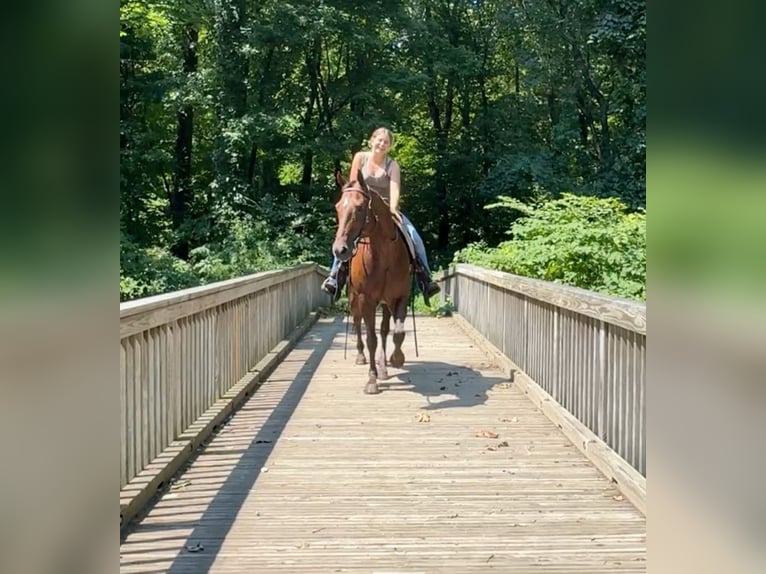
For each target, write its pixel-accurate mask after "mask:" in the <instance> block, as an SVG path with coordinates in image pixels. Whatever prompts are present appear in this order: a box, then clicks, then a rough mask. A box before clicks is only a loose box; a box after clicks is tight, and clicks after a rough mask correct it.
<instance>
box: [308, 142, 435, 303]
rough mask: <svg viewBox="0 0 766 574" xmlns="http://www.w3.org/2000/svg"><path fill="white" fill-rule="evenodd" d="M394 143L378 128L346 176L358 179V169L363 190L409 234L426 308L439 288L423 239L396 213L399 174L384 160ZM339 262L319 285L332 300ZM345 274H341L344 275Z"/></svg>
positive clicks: (334, 294)
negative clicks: (380, 201) (382, 204)
mask: <svg viewBox="0 0 766 574" xmlns="http://www.w3.org/2000/svg"><path fill="white" fill-rule="evenodd" d="M393 143H394V137H393V135H392V134H391V132H390V131H389V130H388V129H386V128H378V129H376V130H375V131H374V132H372V135H371V136H370V141H369V145H370V151H368V152H364V151H360V152H357V153H356V154H355V155H354V159H353V161H352V162H351V170H350V171H349V174H348V180H349V181H356V180H358V179H359V177H358V174H359V171H360V170H361V172H362V175H363V176H364V181H365V183H367V187H369V188H370V189H371V190H373V191H376V192H378V194H380V196H381V197H382V198H383V201H385V202H386V203H387V204H388V206H389V208H390V209H391V213H393V214H394V216H397V217H399V218H401V220H402V223H403V224H404V228H405V229H406V230H407V231H408V232H409V234H410V237H411V238H412V243H413V245H414V246H415V252H416V255H417V259H418V261H417V262H416V265H415V273H416V274H417V277H418V283H419V286H420V290H421V291H422V292H423V299H424V301H425V303H426V305H430V303H429V297H433V296H434V295H436V294H437V293H438V292H439V291H440V289H439V286H438V285H437V284H436V283H435V282H434V281H432V280H431V270H430V269H429V267H428V258H427V256H426V248H425V246H424V245H423V240H422V239H421V238H420V235H419V234H418V232H417V230H416V229H415V227H414V226H413V225H412V223H411V222H410V220H409V219H407V217H406V216H405V215H404V214H403V213H401V212H400V211H399V191H400V184H401V173H400V171H399V164H398V163H397V162H396V160H394V159H391V158H390V157H388V150H390V149H391V146H392V145H393ZM339 268H340V260H339V259H338V258H337V257H335V258H334V260H333V263H332V269H331V270H330V275H329V276H328V277H327V279H325V281H324V283H322V289H323V290H324V291H326V292H327V293H329V294H330V295H332V296H333V298H335V296H336V295H337V293H338V280H337V276H338V270H339ZM344 275H345V273H344Z"/></svg>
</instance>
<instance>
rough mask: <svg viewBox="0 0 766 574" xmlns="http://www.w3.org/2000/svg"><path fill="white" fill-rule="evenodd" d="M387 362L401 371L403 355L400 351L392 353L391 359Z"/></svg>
mask: <svg viewBox="0 0 766 574" xmlns="http://www.w3.org/2000/svg"><path fill="white" fill-rule="evenodd" d="M388 362H389V364H390V365H391V366H392V367H394V368H395V369H401V368H402V366H403V365H404V353H402V352H401V351H394V352H393V353H391V358H390V359H389V361H388Z"/></svg>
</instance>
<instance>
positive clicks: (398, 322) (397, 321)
mask: <svg viewBox="0 0 766 574" xmlns="http://www.w3.org/2000/svg"><path fill="white" fill-rule="evenodd" d="M405 317H407V299H404V298H402V299H400V300H399V302H398V303H397V305H396V309H395V310H394V337H393V338H394V352H393V353H391V359H390V360H389V363H391V366H392V367H394V368H396V369H401V368H402V366H403V365H404V352H403V351H402V343H403V342H404V319H405Z"/></svg>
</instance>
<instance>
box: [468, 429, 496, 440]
mask: <svg viewBox="0 0 766 574" xmlns="http://www.w3.org/2000/svg"><path fill="white" fill-rule="evenodd" d="M474 436H475V437H479V438H497V437H499V436H500V435H499V434H497V433H496V432H495V431H490V430H481V431H479V432H477V433H476V434H475V435H474Z"/></svg>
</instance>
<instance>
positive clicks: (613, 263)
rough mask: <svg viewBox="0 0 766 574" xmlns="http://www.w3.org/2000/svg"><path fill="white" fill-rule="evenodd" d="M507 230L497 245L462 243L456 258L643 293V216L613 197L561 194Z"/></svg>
mask: <svg viewBox="0 0 766 574" xmlns="http://www.w3.org/2000/svg"><path fill="white" fill-rule="evenodd" d="M500 199H501V202H502V201H504V202H505V203H507V205H509V206H513V207H514V208H515V207H516V205H515V202H512V201H509V200H508V199H504V198H500ZM510 233H511V234H512V236H513V239H511V240H510V241H506V242H503V243H501V244H500V245H498V246H497V247H496V248H489V247H487V246H486V245H485V244H481V243H478V244H472V245H469V246H467V247H466V248H464V249H463V250H461V251H459V252H458V253H456V255H455V263H471V264H474V265H478V266H481V267H487V268H489V269H497V270H500V271H505V272H508V273H514V274H517V275H522V276H526V277H533V278H537V279H543V280H546V281H555V282H559V283H564V284H567V285H573V286H576V287H582V288H584V289H589V290H593V291H599V292H602V293H606V294H610V295H615V296H620V297H626V298H630V299H638V300H645V298H646V215H645V214H644V213H642V212H638V213H628V212H627V208H626V206H625V205H624V204H623V203H622V202H620V201H619V200H617V199H615V198H607V199H600V198H595V197H586V196H577V195H573V194H569V193H564V194H562V196H561V198H560V199H556V200H548V201H543V202H542V203H540V204H538V205H536V206H532V207H530V209H529V215H526V216H524V217H522V218H520V219H518V220H517V221H516V222H515V223H514V224H513V225H512V227H511V230H510Z"/></svg>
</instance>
